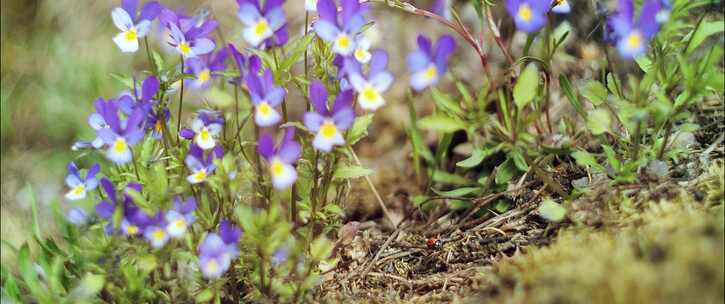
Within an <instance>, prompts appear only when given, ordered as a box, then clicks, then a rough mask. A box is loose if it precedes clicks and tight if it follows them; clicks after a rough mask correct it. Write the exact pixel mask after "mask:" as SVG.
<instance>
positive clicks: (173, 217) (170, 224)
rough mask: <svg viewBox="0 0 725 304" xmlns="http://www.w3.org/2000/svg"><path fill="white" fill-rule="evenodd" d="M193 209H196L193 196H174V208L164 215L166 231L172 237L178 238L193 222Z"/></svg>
mask: <svg viewBox="0 0 725 304" xmlns="http://www.w3.org/2000/svg"><path fill="white" fill-rule="evenodd" d="M194 210H196V199H195V198H194V197H193V196H190V197H188V198H186V199H185V200H182V199H181V197H178V196H177V197H175V198H174V208H173V209H171V210H169V211H167V212H166V214H165V215H164V219H165V220H166V223H167V224H166V227H165V229H166V232H167V233H168V234H169V236H171V237H173V238H180V237H182V236H183V235H184V233H185V232H186V230H187V229H188V228H189V226H191V224H192V223H194V220H195V219H196V218H195V217H194Z"/></svg>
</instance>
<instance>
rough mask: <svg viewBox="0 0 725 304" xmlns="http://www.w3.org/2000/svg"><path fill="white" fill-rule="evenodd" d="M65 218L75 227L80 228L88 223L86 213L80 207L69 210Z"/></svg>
mask: <svg viewBox="0 0 725 304" xmlns="http://www.w3.org/2000/svg"><path fill="white" fill-rule="evenodd" d="M66 218H67V219H68V222H70V223H71V224H73V225H76V226H82V225H85V224H86V223H88V213H86V210H84V209H83V208H80V207H73V208H70V209H69V210H68V214H67V216H66Z"/></svg>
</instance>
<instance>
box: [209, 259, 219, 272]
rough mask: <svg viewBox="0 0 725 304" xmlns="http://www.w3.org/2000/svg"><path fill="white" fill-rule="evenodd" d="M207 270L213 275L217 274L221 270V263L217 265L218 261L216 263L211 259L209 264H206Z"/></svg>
mask: <svg viewBox="0 0 725 304" xmlns="http://www.w3.org/2000/svg"><path fill="white" fill-rule="evenodd" d="M206 269H207V270H208V271H209V272H212V273H213V272H217V270H219V263H217V261H216V260H214V259H211V260H209V262H208V263H206Z"/></svg>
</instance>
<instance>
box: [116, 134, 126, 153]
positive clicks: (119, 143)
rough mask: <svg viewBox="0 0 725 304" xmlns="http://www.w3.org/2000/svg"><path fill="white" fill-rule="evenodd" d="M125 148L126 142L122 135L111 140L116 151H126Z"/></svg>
mask: <svg viewBox="0 0 725 304" xmlns="http://www.w3.org/2000/svg"><path fill="white" fill-rule="evenodd" d="M127 149H128V144H127V143H126V140H125V139H124V138H123V137H119V138H116V141H115V142H113V150H114V151H116V153H123V152H126V150H127Z"/></svg>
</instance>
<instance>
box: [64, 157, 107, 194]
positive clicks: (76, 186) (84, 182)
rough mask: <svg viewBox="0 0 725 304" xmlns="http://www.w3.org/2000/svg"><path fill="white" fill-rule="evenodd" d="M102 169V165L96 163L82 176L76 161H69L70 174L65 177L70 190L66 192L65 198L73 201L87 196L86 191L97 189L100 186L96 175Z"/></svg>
mask: <svg viewBox="0 0 725 304" xmlns="http://www.w3.org/2000/svg"><path fill="white" fill-rule="evenodd" d="M100 169H101V166H100V165H98V164H94V165H93V166H91V168H90V169H88V172H87V173H86V177H85V178H83V177H81V174H80V172H78V167H76V164H75V163H74V162H70V163H68V175H67V176H66V177H65V184H66V185H68V187H70V189H71V190H70V191H68V193H66V194H65V198H66V199H68V200H71V201H75V200H80V199H84V198H86V192H88V191H91V190H93V189H96V187H97V186H98V180H97V179H96V175H97V174H98V171H99V170H100Z"/></svg>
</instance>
